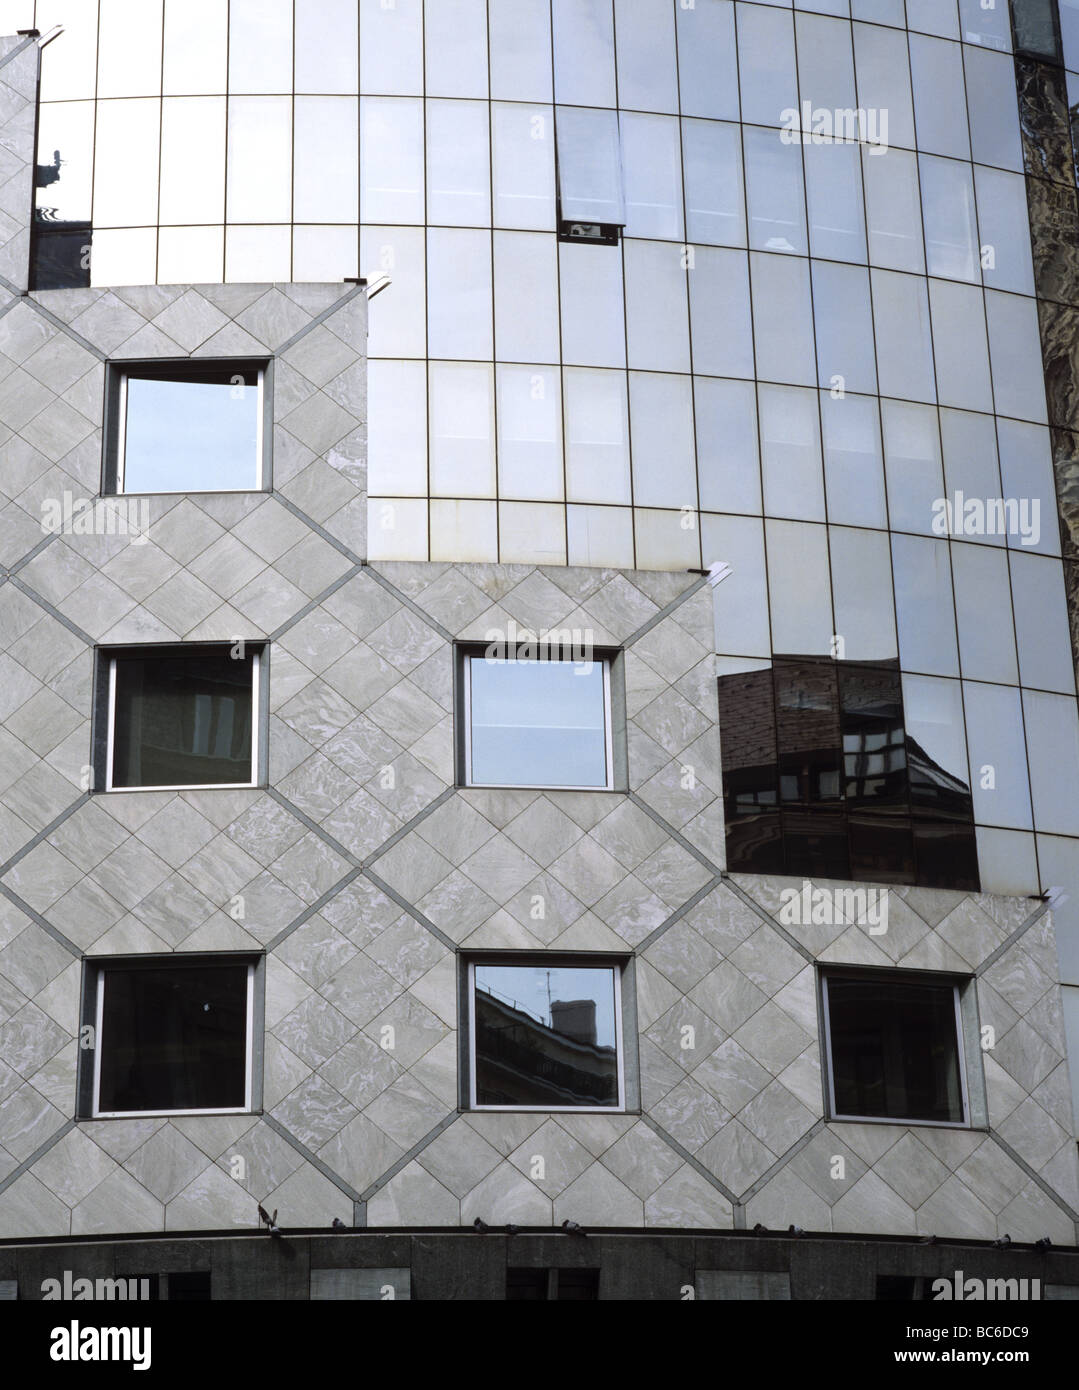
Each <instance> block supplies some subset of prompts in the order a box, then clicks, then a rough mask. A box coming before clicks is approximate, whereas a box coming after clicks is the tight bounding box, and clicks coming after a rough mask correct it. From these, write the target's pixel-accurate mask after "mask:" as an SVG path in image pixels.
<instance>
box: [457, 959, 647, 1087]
mask: <svg viewBox="0 0 1079 1390" xmlns="http://www.w3.org/2000/svg"><path fill="white" fill-rule="evenodd" d="M622 987H623V970H622V967H621V964H620V963H607V962H602V963H600V962H598V961H596V959H595V958H594V957H589V958H581V959H579V960H574V959H573V958H572V957H566V956H558V957H553V958H552V959H550V960H548V959H545V958H543V957H532V958H531V959H527V958H522V957H520V956H517V957H513V958H507V957H505V956H503V957H501V958H494V957H492V958H488V959H476V960H472V961H469V962H468V966H467V979H466V981H465V988H466V989H467V1010H468V1034H469V1042H468V1057H467V1075H468V1106H469V1108H470V1109H473V1110H477V1109H479V1110H483V1109H494V1110H622V1109H624V1108H625V1082H624V1059H623V1055H622Z"/></svg>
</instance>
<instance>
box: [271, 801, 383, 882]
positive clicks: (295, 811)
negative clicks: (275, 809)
mask: <svg viewBox="0 0 1079 1390" xmlns="http://www.w3.org/2000/svg"><path fill="white" fill-rule="evenodd" d="M261 790H262V791H264V792H265V793H266V795H267V796H272V797H273V799H274V800H275V801H276V802H277V803H278V804H279V805H281V806H283V807H284V808H285V810H286V811H287V812H288V813H289V815H290V816H295V817H296V819H297V820H298V821H299V822H300V824H301V825H306V826H307V828H308V830H310V831H311V833H312V834H313V835H317V836H318V837H319V839H320V840H322V841H324V842H325V843H326V844H328V845H329V847H330V848H331V849H332V850H333V852H334V853H335V854H339V855H340V856H341V858H342V859H344V860H345V861H346V862H347V863H349V864H352V865H353V866H354V867H355V868H356V869H360V868H362V867H363V866H362V864H361V862H360V860H358V859H357V858H356V856H355V855H354V854H353V853H352V851H351V850H347V849H346V848H345V847H344V845H343V844H341V842H340V840H335V839H334V837H333V836H332V835H331V834H330V832H329V831H328V830H324V829H323V828H322V826H321V825H319V823H318V821H316V820H312V819H311V817H310V816H309V815H308V814H307V812H306V811H301V810H300V808H299V807H298V806H294V805H293V804H292V802H291V801H290V800H289V799H288V797H287V796H286V795H285V794H284V792H280V791H278V789H277V788H276V787H262V788H261ZM353 877H355V875H353Z"/></svg>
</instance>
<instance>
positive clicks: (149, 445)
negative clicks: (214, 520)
mask: <svg viewBox="0 0 1079 1390" xmlns="http://www.w3.org/2000/svg"><path fill="white" fill-rule="evenodd" d="M208 374H209V375H211V376H214V377H217V378H219V379H218V380H213V381H193V380H190V379H188V380H180V381H163V380H155V379H148V378H141V377H136V376H130V377H127V378H126V379H125V381H126V387H125V390H126V403H127V408H126V411H125V414H124V425H123V430H124V434H123V489H122V490H123V491H124V492H140V493H142V492H221V491H231V490H247V489H251V488H255V487H258V485H259V468H260V459H259V455H258V445H259V436H260V421H261V414H262V391H261V388H260V387H259V385H258V381H257V378H255V379H249V380H248V383H247V384H246V385H236V384H232V383H230V380H229V378H228V372H227V370H224V369H220V368H216V369H212V370H211V371H210V373H208ZM245 375H247V374H245Z"/></svg>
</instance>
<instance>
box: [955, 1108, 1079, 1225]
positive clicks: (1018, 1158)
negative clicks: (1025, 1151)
mask: <svg viewBox="0 0 1079 1390" xmlns="http://www.w3.org/2000/svg"><path fill="white" fill-rule="evenodd" d="M989 1137H990V1139H992V1140H993V1142H994V1143H995V1144H998V1145H999V1146H1000V1148H1002V1149H1003V1150H1004V1152H1005V1153H1006V1154H1007V1155H1008V1157H1009V1158H1010V1159H1011V1161H1012V1162H1013V1163H1015V1164H1017V1165H1018V1166H1019V1167H1020V1168H1022V1170H1023V1172H1024V1173H1026V1175H1027V1177H1028V1178H1030V1179H1031V1180H1032V1181H1033V1182H1036V1183H1037V1184H1038V1186H1039V1187H1040V1188H1041V1190H1042V1191H1043V1192H1044V1193H1045V1195H1046V1196H1047V1197H1049V1198H1051V1199H1052V1201H1054V1202H1055V1203H1056V1205H1057V1206H1058V1207H1061V1208H1062V1209H1063V1210H1064V1211H1066V1212H1067V1213H1068V1215H1069V1216H1070V1217H1071V1219H1072V1220H1073V1221H1075V1222H1077V1223H1079V1211H1076V1210H1075V1208H1074V1207H1073V1206H1072V1204H1071V1203H1070V1202H1069V1201H1068V1200H1067V1199H1066V1198H1065V1197H1062V1196H1061V1195H1060V1193H1059V1192H1058V1191H1057V1190H1056V1188H1055V1187H1053V1186H1052V1185H1051V1184H1050V1183H1049V1182H1047V1181H1046V1179H1045V1178H1043V1177H1042V1175H1041V1174H1040V1173H1039V1172H1037V1171H1036V1170H1035V1169H1034V1168H1032V1167H1031V1166H1030V1164H1029V1163H1028V1162H1027V1161H1026V1159H1025V1158H1024V1157H1023V1156H1022V1154H1018V1153H1016V1151H1015V1150H1014V1149H1013V1148H1012V1146H1011V1145H1010V1144H1009V1143H1008V1141H1007V1140H1006V1139H1004V1138H1002V1137H1001V1136H1000V1135H999V1134H998V1133H997V1131H996V1130H995V1129H992V1128H990V1130H989ZM975 1195H977V1194H975ZM1015 1195H1016V1196H1017V1197H1018V1195H1019V1194H1018V1192H1017V1193H1016V1194H1015Z"/></svg>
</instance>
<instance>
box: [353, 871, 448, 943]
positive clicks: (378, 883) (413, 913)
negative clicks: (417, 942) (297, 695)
mask: <svg viewBox="0 0 1079 1390" xmlns="http://www.w3.org/2000/svg"><path fill="white" fill-rule="evenodd" d="M364 873H365V874H366V875H367V877H368V878H369V879H370V880H371V882H372V883H373V884H374V885H375V887H376V888H377V889H379V891H380V892H382V893H385V895H386V897H387V898H389V899H390V901H391V902H395V903H396V904H397V906H398V907H400V908H403V909H404V910H405V912H407V913H408V915H409V916H410V917H413V918H415V920H416V921H417V922H419V924H420V926H421V927H426V928H427V930H428V931H429V932H430V933H431V935H432V936H434V937H437V939H438V940H439V941H441V942H442V944H443V946H445V948H446V950H447V951H453V952H454V953H455V954H456V952H457V949H458V948H457V943H456V941H454V940H453V939H452V938H451V937H448V936H447V935H446V933H445V932H444V931H442V930H441V928H439V927H436V926H435V924H434V922H432V921H431V919H430V918H429V917H425V916H424V915H423V913H422V912H421V911H420V910H419V908H418V907H413V905H412V904H411V903H410V902H409V901H408V899H407V898H404V897H402V896H401V894H400V893H398V891H397V889H396V888H391V887H390V885H389V884H388V883H387V882H386V881H385V880H384V879H381V878H379V876H378V874H376V873H374V872H373V870H371V869H365V870H364Z"/></svg>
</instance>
